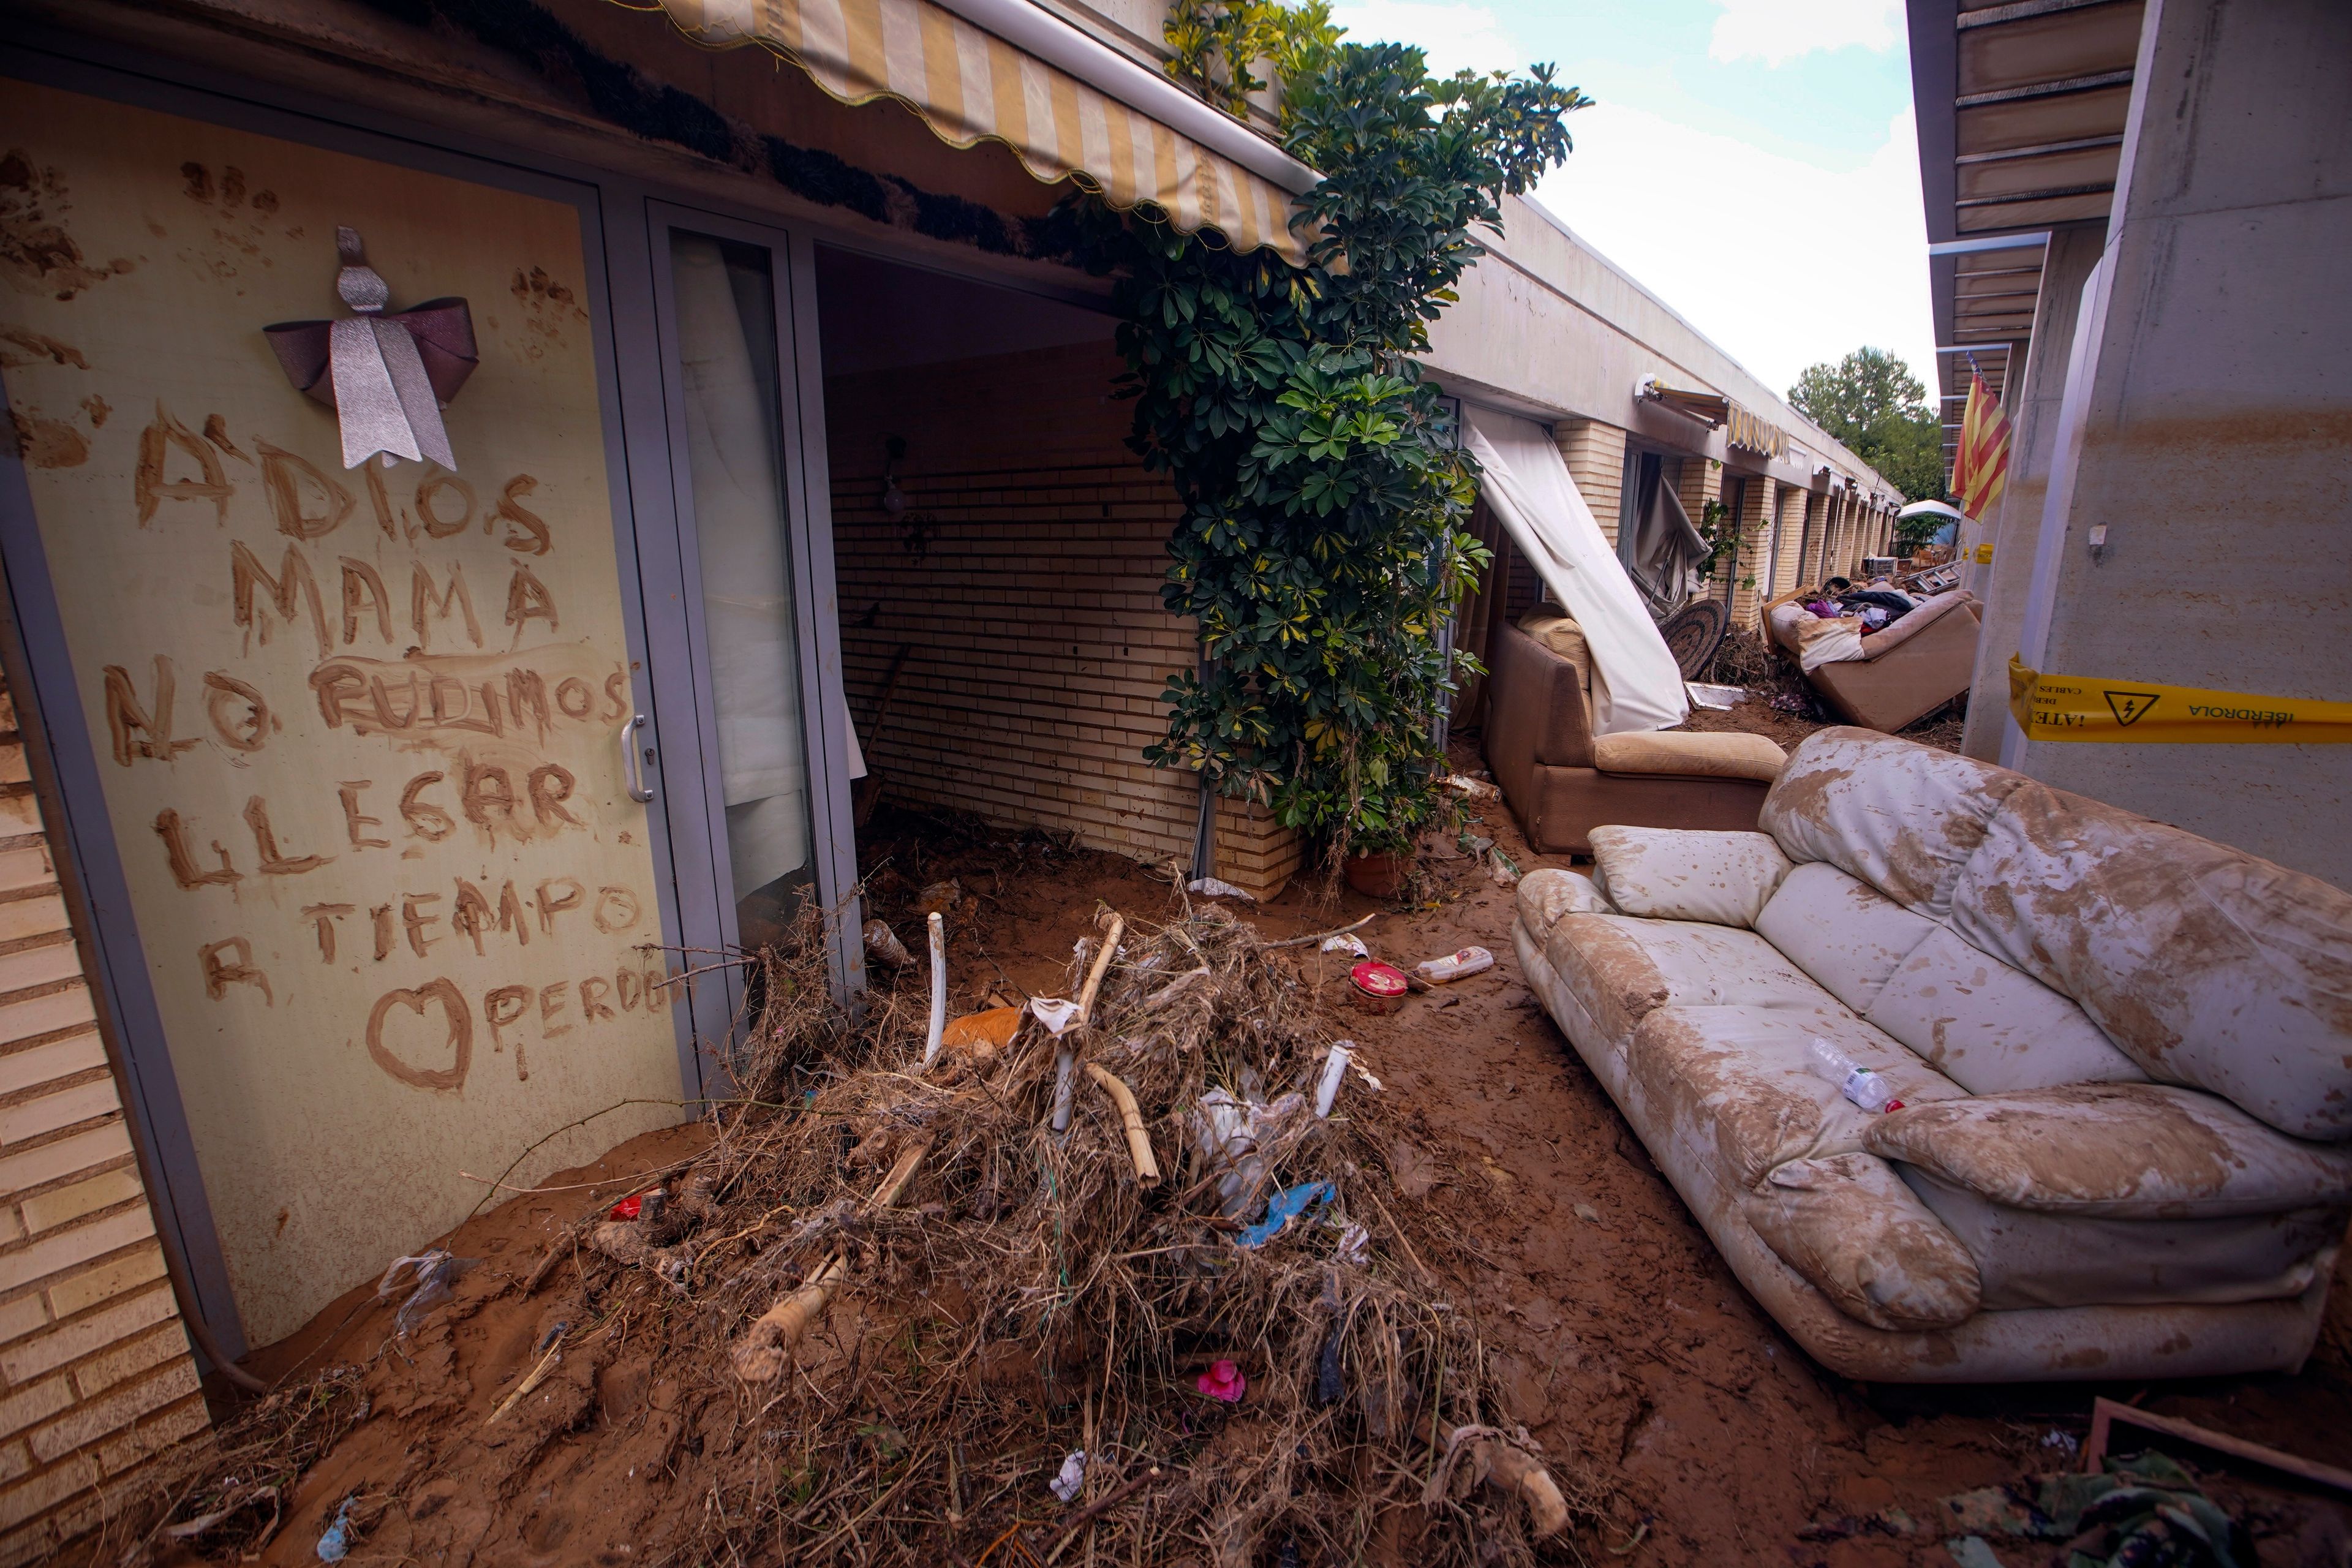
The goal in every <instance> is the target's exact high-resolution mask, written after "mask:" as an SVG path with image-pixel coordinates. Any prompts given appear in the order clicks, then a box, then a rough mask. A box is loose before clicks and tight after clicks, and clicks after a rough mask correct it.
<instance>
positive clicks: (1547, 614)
mask: <svg viewBox="0 0 2352 1568" xmlns="http://www.w3.org/2000/svg"><path fill="white" fill-rule="evenodd" d="M1519 630H1521V631H1523V632H1525V633H1527V634H1528V636H1529V637H1533V638H1535V639H1536V641H1537V642H1538V643H1540V644H1542V645H1543V646H1544V647H1548V648H1549V649H1550V650H1551V651H1552V652H1554V653H1556V654H1558V655H1559V657H1560V658H1564V659H1566V660H1568V662H1569V663H1570V664H1572V665H1574V666H1575V667H1576V684H1577V685H1578V687H1579V688H1580V689H1582V690H1583V691H1584V693H1585V695H1587V696H1591V693H1592V647H1591V644H1589V643H1587V642H1586V641H1585V640H1584V628H1583V627H1582V626H1578V625H1577V624H1576V623H1575V622H1574V621H1572V620H1570V618H1569V617H1568V616H1563V615H1561V614H1560V613H1559V607H1558V606H1557V605H1537V606H1536V607H1535V608H1534V609H1532V610H1530V611H1528V613H1527V614H1526V615H1525V616H1521V617H1519Z"/></svg>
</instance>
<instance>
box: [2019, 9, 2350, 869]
mask: <svg viewBox="0 0 2352 1568" xmlns="http://www.w3.org/2000/svg"><path fill="white" fill-rule="evenodd" d="M2347 65H2352V6H2347V5H2343V4H2342V0H2149V3H2148V6H2147V20H2146V22H2145V24H2144V26H2143V31H2142V34H2141V38H2140V53H2139V60H2138V65H2137V69H2136V71H2135V73H2134V78H2133V85H2132V103H2131V112H2130V117H2129V120H2128V121H2127V123H2126V129H2125V135H2124V153H2123V162H2122V167H2121V169H2120V171H2119V174H2118V177H2117V182H2116V207H2115V214H2114V216H2113V218H2112V219H2111V221H2110V224H2109V226H2108V238H2107V243H2106V247H2105V254H2104V256H2103V257H2102V258H2101V260H2100V263H2099V266H2098V268H2097V270H2096V271H2095V272H2094V274H2093V278H2092V282H2091V285H2090V286H2089V288H2088V289H2086V291H2085V294H2084V301H2083V306H2082V316H2083V318H2084V325H2083V331H2080V332H2079V333H2078V334H2077V335H2076V338H2075V346H2074V351H2073V355H2072V359H2073V369H2072V372H2071V374H2069V375H2068V376H2067V378H2066V388H2065V393H2064V395H2063V404H2062V411H2061V414H2060V416H2059V420H2058V424H2059V426H2060V428H2059V430H2058V433H2057V436H2056V457H2055V458H2054V460H2053V463H2052V465H2051V473H2050V479H2049V489H2048V494H2047V499H2046V501H2045V504H2044V507H2043V511H2042V529H2041V533H2040V537H2039V539H2038V541H2037V547H2036V552H2035V559H2034V564H2033V573H2032V585H2031V588H2030V590H2029V592H2028V595H2027V599H2026V605H2025V615H2024V618H2023V623H2022V626H2021V632H2020V638H2019V640H2020V643H2021V648H2022V651H2023V653H2024V656H2025V659H2026V662H2027V663H2028V664H2030V665H2032V666H2033V667H2034V668H2038V669H2042V670H2045V671H2049V672H2053V673H2056V674H2063V675H2069V676H2074V677H2078V678H2084V679H2093V680H2105V681H2114V682H2116V683H2117V684H2118V685H2122V686H2126V687H2128V686H2131V685H2136V684H2141V683H2159V682H2160V683H2166V684H2171V685H2177V686H2191V687H2205V688H2210V689H2221V690H2227V691H2233V692H2244V693H2249V694H2253V695H2259V696H2270V697H2284V698H2320V699H2332V700H2346V699H2347V698H2352V638H2347V637H2344V636H2342V635H2341V633H2342V628H2344V627H2345V626H2347V624H2352V552H2347V550H2346V548H2345V540H2344V523H2345V517H2346V502H2345V495H2344V484H2345V473H2346V467H2347V465H2346V457H2347V453H2352V362H2347V357H2346V355H2345V352H2344V345H2345V343H2346V342H2347V339H2352V307H2347V300H2346V296H2345V293H2344V290H2343V285H2342V269H2343V258H2344V257H2346V256H2347V255H2352V119H2347V117H2346V115H2345V112H2344V93H2343V81H2344V76H2345V72H2346V70H2347ZM2094 529H2100V530H2104V532H2103V533H2102V534H2101V536H2100V542H2099V544H2098V545H2097V546H2096V547H2095V548H2096V553H2095V554H2094V545H2093V543H2092V531H2093V530H2094ZM1976 696H1977V700H1978V702H1979V704H1984V703H1990V701H1991V700H1993V694H1992V693H1991V692H1990V691H1989V690H1987V689H1982V688H1980V689H1979V690H1978V692H1977V694H1976ZM2002 754H2003V758H2004V760H2006V761H2009V762H2010V763H2011V765H2013V766H2017V767H2020V768H2021V769H2022V770H2023V771H2025V772H2026V773H2031V774H2032V775H2034V776H2035V777H2037V778H2041V779H2043V780H2046V781H2047V782H2049V783H2051V784H2056V785H2059V786H2061V787H2063V788H2066V789H2071V790H2076V791H2080V792H2081V793H2083V794H2084V795H2094V796H2096V797H2098V798H2100V799H2102V800H2106V801H2111V802H2113V803H2114V804H2116V805H2120V806H2123V807H2125V808H2126V809H2127V810H2131V811H2137V812H2140V813H2142V814H2144V815H2146V816H2151V817H2154V818H2156V819H2158V820H2159V821H2163V822H2168V823H2173V824H2177V825H2178V826H2182V827H2185V828H2187V829H2189V831H2191V832H2194V833H2200V834H2203V835H2205V836H2206V837H2211V838H2215V839H2219V840H2221V841H2222V842H2224V843H2228V844H2231V845H2235V846H2237V847H2241V848H2243V849H2246V850H2248V851H2250V852H2252V853H2253V854H2256V855H2261V856H2264V857H2266V858H2270V859H2273V860H2275V861H2277V862H2279V863H2281V864H2283V865H2285V866H2288V867H2291V868H2294V869H2297V870H2303V871H2308V872H2311V873H2313V874H2314V875H2315V876H2318V877H2321V878H2324V879H2327V880H2329V881H2331V882H2334V883H2336V885H2338V886H2339V887H2345V888H2352V833H2347V832H2346V831H2345V829H2344V824H2345V822H2346V820H2347V817H2352V766H2347V761H2352V757H2347V753H2346V752H2345V750H2344V749H2343V748H2341V747H2336V746H2324V745H2273V744H2259V743H2257V744H2239V745H2181V744H2145V743H2143V744H2125V743H2118V744H2106V745H2096V744H2087V745H2086V744H2081V743H2067V742H2047V741H2044V742H2030V743H2029V742H2026V741H2025V740H2024V738H2023V736H2022V735H2021V734H2020V733H2018V732H2016V731H2014V730H2013V729H2012V730H2011V732H2010V735H2009V737H2008V739H2007V742H2006V743H2005V744H2004V745H2003V747H2002Z"/></svg>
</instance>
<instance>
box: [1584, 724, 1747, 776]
mask: <svg viewBox="0 0 2352 1568" xmlns="http://www.w3.org/2000/svg"><path fill="white" fill-rule="evenodd" d="M1788 760H1789V753H1788V752H1784V751H1782V750H1781V749H1780V747H1778V746H1776V745H1774V744H1773V743H1772V742H1770V741H1768V740H1766V739H1765V738H1764V737H1763V736H1761V735H1748V734H1741V733H1712V732H1709V733H1701V732H1697V731H1689V730H1627V731H1622V732H1621V733H1618V734H1614V735H1595V736H1594V737H1593V738H1592V765H1593V766H1594V767H1596V768H1599V769H1600V770H1601V772H1602V773H1636V774H1639V773H1672V774H1677V775H1680V776H1682V777H1685V778H1702V779H1753V780H1755V781H1756V782H1757V783H1758V784H1770V783H1771V782H1772V781H1773V780H1774V779H1777V778H1779V777H1780V769H1781V768H1782V767H1783V766H1784V765H1786V763H1788Z"/></svg>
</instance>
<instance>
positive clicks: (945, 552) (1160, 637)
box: [825, 344, 1297, 895]
mask: <svg viewBox="0 0 2352 1568" xmlns="http://www.w3.org/2000/svg"><path fill="white" fill-rule="evenodd" d="M1118 369H1119V364H1118V360H1117V358H1116V357H1115V356H1114V355H1113V354H1112V353H1110V352H1109V351H1108V349H1107V348H1104V347H1102V346H1100V345H1097V344H1074V345H1069V346H1066V347H1061V348H1051V349H1040V350H1034V351H1030V352H1026V353H1012V354H998V355H992V356H989V357H986V358H982V359H968V360H957V361H950V362H947V363H935V364H926V365H919V366H914V367H910V368H907V369H901V370H889V371H878V372H874V373H870V374H860V375H850V376H838V377H834V378H831V379H829V380H828V381H827V382H826V384H825V426H826V437H827V439H826V445H827V449H828V454H829V457H830V460H831V464H832V482H833V516H834V551H835V574H836V580H837V582H838V584H839V590H840V609H841V634H842V654H843V674H844V679H845V685H846V687H847V692H848V699H849V709H850V712H851V714H852V715H853V716H854V718H855V719H856V721H857V724H858V732H859V737H860V740H861V742H863V744H864V746H865V748H866V761H867V765H868V766H870V767H873V768H876V769H878V770H879V771H880V772H881V773H883V774H884V776H885V779H886V781H887V794H888V795H891V796H892V797H894V798H897V799H899V800H903V801H908V802H913V803H917V804H922V805H934V806H942V807H948V808H951V809H955V810H960V811H970V812H974V813H977V814H978V815H980V816H983V817H987V818H989V819H991V820H992V821H1001V822H1006V823H1015V824H1021V825H1025V826H1041V827H1046V828H1050V829H1055V830H1058V831H1071V832H1075V833H1076V834H1077V835H1078V837H1080V839H1081V840H1082V841H1084V842H1086V843H1087V844H1089V845H1092V846H1094V847H1097V848H1102V849H1108V850H1112V851H1114V852H1116V853H1119V854H1123V855H1129V856H1132V857H1134V858H1138V859H1141V860H1146V861H1150V862H1154V863H1156V862H1159V861H1161V860H1164V859H1167V858H1171V857H1173V858H1176V859H1177V860H1179V861H1181V862H1182V863H1183V864H1185V865H1186V866H1188V867H1189V866H1190V865H1191V863H1192V846H1193V835H1194V831H1195V829H1196V827H1197V826H1198V824H1199V820H1200V799H1201V797H1200V785H1199V783H1198V781H1197V779H1196V777H1195V775H1193V774H1192V773H1189V772H1186V771H1182V770H1177V769H1167V768H1153V767H1151V766H1150V765H1148V764H1147V763H1145V762H1144V761H1143V756H1142V752H1143V748H1144V747H1145V746H1147V745H1149V744H1150V742H1153V741H1154V740H1156V739H1158V738H1159V737H1160V735H1161V734H1162V733H1164V732H1165V729H1166V714H1167V708H1166V706H1165V704H1163V703H1162V702H1161V701H1160V692H1161V690H1162V689H1164V687H1165V686H1166V684H1167V680H1168V678H1169V676H1171V674H1174V673H1176V672H1178V671H1180V670H1190V669H1192V668H1193V666H1194V660H1195V638H1194V629H1193V625H1192V622H1191V621H1189V620H1182V619H1179V618H1178V617H1176V616H1171V615H1170V614H1169V613H1168V612H1167V611H1166V610H1164V609H1162V608H1161V607H1160V583H1161V582H1162V580H1163V577H1164V574H1165V573H1166V570H1167V565H1168V559H1167V554H1166V550H1165V546H1166V541H1167V537H1168V532H1169V530H1170V529H1171V527H1172V526H1173V525H1174V523H1175V522H1176V521H1177V519H1178V516H1179V511H1180V509H1179V507H1178V504H1177V500H1176V497H1175V494H1174V492H1173V491H1172V490H1171V488H1170V486H1169V483H1168V480H1167V479H1166V477H1165V476H1163V475H1160V474H1152V473H1147V472H1145V471H1144V468H1143V466H1142V464H1141V463H1140V462H1139V461H1138V460H1137V458H1135V456H1134V454H1132V453H1131V452H1129V451H1128V449H1127V447H1126V446H1125V444H1124V443H1125V438H1126V436H1127V433H1128V429H1129V405H1128V404H1126V403H1124V402H1120V401H1117V400H1114V399H1113V398H1112V396H1111V395H1110V394H1111V378H1112V377H1113V376H1114V375H1115V374H1118ZM894 435H895V436H898V437H904V438H905V440H906V442H907V457H906V458H905V460H904V461H903V462H902V463H901V464H900V465H899V466H898V485H899V489H900V490H901V491H902V492H903V493H904V495H905V496H906V498H907V501H908V508H907V510H906V511H905V512H904V513H903V514H902V515H900V516H899V517H898V518H897V519H892V518H891V517H889V516H888V515H887V513H886V512H885V511H884V510H883V508H882V504H881V498H882V491H883V478H882V470H883V464H884V460H885V443H886V441H887V438H888V437H891V436H894ZM899 647H909V648H911V649H912V652H911V653H910V654H909V655H908V660H907V664H906V668H905V669H904V671H903V673H902V674H901V676H900V678H899V681H898V689H897V691H896V693H895V695H894V696H893V698H892V700H891V705H890V709H889V711H888V713H887V716H886V717H885V719H884V721H882V723H881V724H880V725H879V726H878V728H877V726H876V724H875V723H874V719H873V715H874V710H875V701H876V698H877V693H878V691H879V689H880V687H881V685H882V682H883V680H884V679H885V676H886V674H887V670H888V668H889V666H890V663H891V660H892V658H894V657H895V656H896V654H897V651H898V648H899ZM1217 821H1218V828H1217V847H1216V863H1217V872H1218V875H1220V876H1222V877H1224V878H1225V879H1227V880H1229V881H1232V882H1234V883H1237V884H1238V885H1240V886H1242V887H1244V888H1247V889H1250V890H1251V891H1252V892H1255V893H1259V894H1261V895H1264V894H1267V893H1271V892H1272V891H1274V890H1275V889H1276V888H1278V887H1279V886H1280V883H1281V880H1282V879H1284V878H1286V876H1287V875H1288V874H1289V873H1288V869H1286V868H1289V867H1295V865H1296V863H1297V848H1296V846H1295V845H1291V846H1289V847H1285V841H1286V839H1288V838H1289V837H1291V836H1289V835H1286V834H1285V833H1283V832H1281V831H1280V830H1278V829H1276V827H1275V826H1274V825H1273V824H1272V822H1271V821H1269V820H1266V819H1265V817H1264V816H1263V814H1257V815H1252V814H1248V813H1243V812H1240V811H1238V810H1232V811H1229V810H1227V809H1225V808H1222V807H1221V809H1220V811H1219V813H1218V818H1217Z"/></svg>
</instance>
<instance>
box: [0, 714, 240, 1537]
mask: <svg viewBox="0 0 2352 1568" xmlns="http://www.w3.org/2000/svg"><path fill="white" fill-rule="evenodd" d="M207 1424H208V1418H207V1416H206V1415H205V1403H204V1399H203V1396H202V1395H201V1394H200V1393H199V1392H198V1389H197V1383H196V1369H195V1364H194V1362H193V1361H192V1360H191V1359H190V1356H189V1352H188V1341H187V1335H186V1333H185V1332H184V1331H183V1330H182V1329H181V1327H180V1317H179V1310H178V1307H177V1305H176V1304H175V1303H174V1301H173V1296H172V1288H171V1285H170V1283H169V1282H168V1281H167V1280H166V1279H165V1278H164V1270H163V1251H162V1249H161V1247H159V1246H158V1245H157V1243H156V1240H155V1221H154V1215H153V1214H152V1212H151V1211H150V1210H149V1208H148V1206H147V1194H146V1190H145V1187H144V1186H143V1185H142V1183H141V1180H140V1176H139V1171H138V1167H137V1166H136V1164H135V1163H133V1161H132V1157H131V1133H130V1130H129V1128H128V1127H127V1126H126V1125H125V1124H124V1121H123V1115H122V1105H121V1099H120V1097H119V1096H118V1095H117V1093H116V1091H115V1083H114V1079H113V1077H112V1075H111V1073H110V1071H109V1069H108V1067H107V1059H106V1047H105V1045H104V1043H103V1042H102V1041H101V1040H100V1037H99V1032H98V1023H97V1015H96V1011H95V1009H94V1007H93V1005H92V1004H91V1000H90V994H89V984H87V982H86V981H85V980H84V978H83V974H82V965H81V960H80V955H79V951H78V949H77V948H76V946H75V944H74V937H73V932H72V930H71V929H70V927H69V925H68V920H67V913H66V903H65V900H64V898H63V896H62V894H61V893H60V891H59V889H58V878H57V871H56V868H55V865H54V863H53V862H52V860H51V858H50V849H49V841H48V837H47V833H46V832H45V831H44V828H43V824H42V820H41V813H40V808H39V806H38V805H37V803H36V801H35V800H34V797H33V786H32V784H31V783H30V775H29V772H28V769H27V765H26V755H25V744H24V739H23V736H22V735H21V734H20V733H19V731H18V730H17V726H16V712H15V709H14V706H13V704H11V703H10V702H9V701H8V699H7V695H6V692H5V689H0V1565H5V1568H15V1565H16V1564H17V1563H30V1562H35V1561H38V1560H41V1559H44V1558H47V1557H49V1556H52V1555H54V1554H55V1552H57V1551H58V1547H59V1546H60V1545H61V1544H62V1543H63V1542H66V1541H68V1540H69V1539H71V1538H72V1537H73V1536H75V1535H78V1534H79V1533H81V1532H82V1531H87V1530H89V1529H90V1528H91V1527H92V1526H94V1525H95V1524H97V1523H98V1522H99V1521H100V1518H102V1517H103V1516H104V1514H105V1512H106V1511H107V1510H108V1509H109V1508H110V1506H112V1505H113V1503H114V1502H115V1500H117V1499H118V1498H119V1497H120V1495H121V1493H122V1491H123V1490H124V1489H126V1488H127V1487H128V1486H129V1485H130V1484H131V1482H132V1481H133V1480H134V1479H135V1477H136V1475H137V1472H138V1471H139V1470H140V1469H141V1468H142V1467H143V1466H144V1465H145V1464H146V1463H147V1462H148V1461H149V1460H150V1459H152V1457H153V1456H154V1454H155V1453H156V1452H157V1451H158V1450H159V1449H160V1448H161V1447H163V1445H166V1444H168V1443H171V1442H173V1441H174V1440H176V1439H179V1438H182V1437H185V1436H191V1435H193V1434H194V1433H197V1432H201V1431H203V1430H204V1429H205V1426H206V1425H207Z"/></svg>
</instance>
